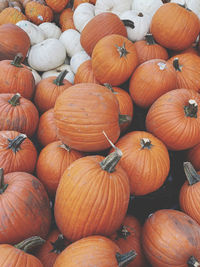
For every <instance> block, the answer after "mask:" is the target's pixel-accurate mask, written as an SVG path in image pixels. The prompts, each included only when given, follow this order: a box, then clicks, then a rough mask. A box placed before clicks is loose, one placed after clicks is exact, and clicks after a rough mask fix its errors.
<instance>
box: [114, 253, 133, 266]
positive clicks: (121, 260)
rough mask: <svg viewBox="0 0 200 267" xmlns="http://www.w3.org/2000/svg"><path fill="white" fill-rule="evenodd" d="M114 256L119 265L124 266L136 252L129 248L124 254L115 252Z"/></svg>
mask: <svg viewBox="0 0 200 267" xmlns="http://www.w3.org/2000/svg"><path fill="white" fill-rule="evenodd" d="M115 256H116V259H117V262H118V265H119V267H123V266H124V267H125V266H127V264H129V263H130V262H131V261H132V260H133V259H134V258H135V257H136V256H137V253H136V252H135V250H131V251H129V252H127V253H125V254H120V253H119V252H117V253H116V255H115Z"/></svg>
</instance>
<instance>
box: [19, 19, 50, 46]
mask: <svg viewBox="0 0 200 267" xmlns="http://www.w3.org/2000/svg"><path fill="white" fill-rule="evenodd" d="M16 25H17V26H18V27H20V28H21V29H22V30H24V31H25V32H26V33H27V34H28V36H29V38H30V41H31V45H35V44H38V43H40V42H42V41H44V40H45V39H46V38H45V34H44V32H43V31H42V30H41V29H40V28H39V27H38V26H37V25H35V24H34V23H32V22H30V21H28V20H20V21H18V22H17V23H16Z"/></svg>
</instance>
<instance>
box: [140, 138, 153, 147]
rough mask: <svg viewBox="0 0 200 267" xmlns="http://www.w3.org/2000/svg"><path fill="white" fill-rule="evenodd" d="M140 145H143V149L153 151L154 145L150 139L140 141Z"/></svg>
mask: <svg viewBox="0 0 200 267" xmlns="http://www.w3.org/2000/svg"><path fill="white" fill-rule="evenodd" d="M140 144H141V149H145V148H147V149H151V147H152V143H151V140H149V138H141V139H140Z"/></svg>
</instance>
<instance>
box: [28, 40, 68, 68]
mask: <svg viewBox="0 0 200 267" xmlns="http://www.w3.org/2000/svg"><path fill="white" fill-rule="evenodd" d="M65 58H66V50H65V47H64V45H63V44H62V43H61V42H60V41H59V40H58V39H55V38H48V39H46V40H44V41H43V42H41V43H39V44H36V45H33V46H32V47H31V49H30V50H29V54H28V64H29V65H30V67H31V68H33V69H34V70H37V71H47V70H51V69H55V68H57V67H58V66H60V65H62V64H63V62H64V61H65Z"/></svg>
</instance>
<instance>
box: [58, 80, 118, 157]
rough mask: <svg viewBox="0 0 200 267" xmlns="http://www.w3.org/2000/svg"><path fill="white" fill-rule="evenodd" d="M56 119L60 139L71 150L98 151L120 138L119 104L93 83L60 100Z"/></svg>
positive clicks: (71, 89) (79, 86)
mask: <svg viewBox="0 0 200 267" xmlns="http://www.w3.org/2000/svg"><path fill="white" fill-rule="evenodd" d="M54 117H55V123H56V127H57V134H58V137H59V139H60V140H61V141H62V142H63V143H64V144H66V145H68V146H69V147H71V148H73V149H75V150H79V151H84V152H91V151H99V150H104V149H107V148H109V147H110V144H109V142H108V141H107V140H106V138H105V136H104V135H103V133H102V132H103V131H105V133H106V134H107V136H108V138H109V139H110V140H111V141H112V142H113V143H115V142H116V141H117V139H118V137H119V135H120V128H119V104H118V101H117V99H116V98H115V96H114V95H113V93H112V92H110V91H109V90H108V89H107V88H105V87H104V86H102V85H99V84H94V83H80V84H75V85H73V86H71V87H69V88H68V89H67V90H65V91H64V92H63V93H62V94H61V95H59V96H58V98H57V100H56V103H55V106H54Z"/></svg>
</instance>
